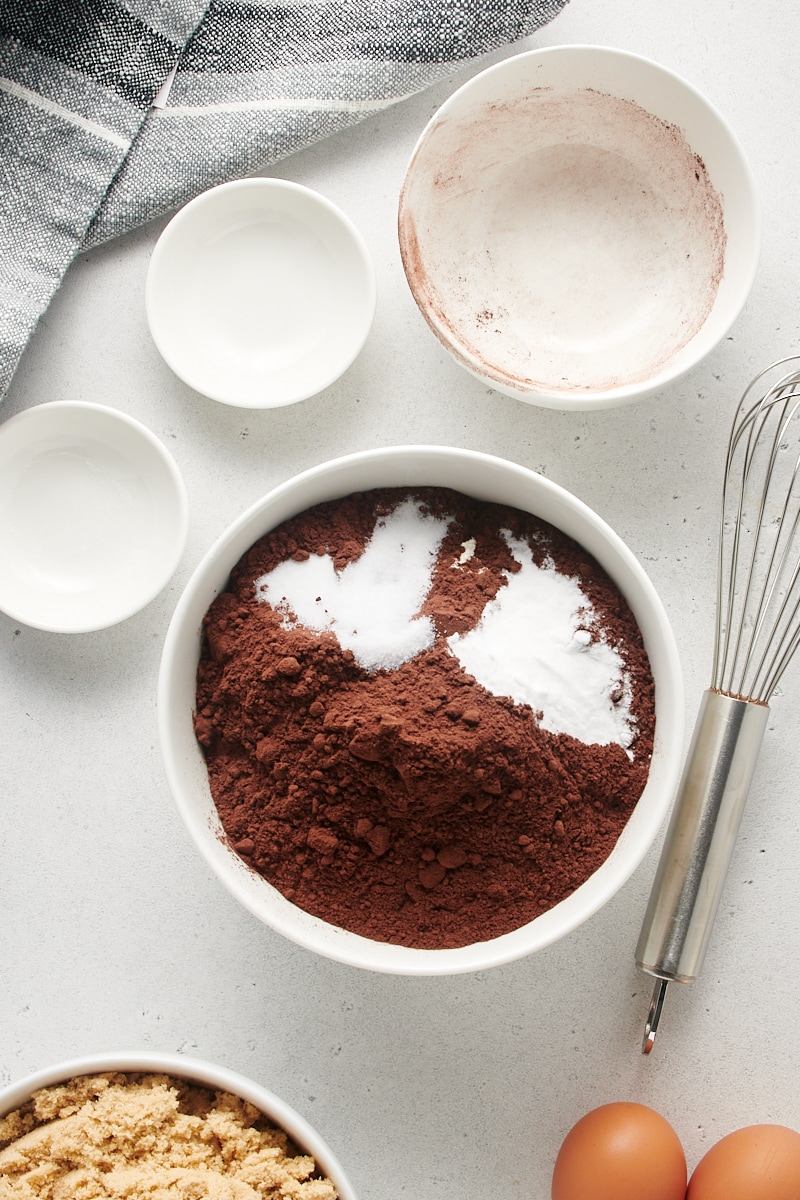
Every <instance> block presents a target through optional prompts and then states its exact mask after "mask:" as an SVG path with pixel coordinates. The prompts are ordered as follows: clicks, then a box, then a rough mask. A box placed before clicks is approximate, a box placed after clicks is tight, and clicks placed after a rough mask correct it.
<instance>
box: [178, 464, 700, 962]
mask: <svg viewBox="0 0 800 1200" xmlns="http://www.w3.org/2000/svg"><path fill="white" fill-rule="evenodd" d="M442 456H445V457H446V458H448V459H452V460H454V461H455V460H458V459H460V460H462V461H463V462H465V463H470V464H474V465H475V466H476V467H477V466H479V465H481V464H482V465H483V467H484V468H485V469H487V470H491V469H493V468H494V469H499V470H501V471H502V472H503V473H504V474H511V475H514V476H515V477H516V478H517V479H519V480H520V481H521V480H527V481H529V482H530V481H531V480H533V481H535V487H536V488H537V489H540V490H541V492H542V493H543V494H544V495H546V496H549V497H551V498H554V499H555V500H556V502H557V503H560V504H566V505H567V506H568V508H569V509H571V510H572V512H574V513H575V514H576V515H577V516H578V518H579V519H580V520H581V521H582V522H584V523H585V524H586V526H587V528H588V529H593V530H595V531H598V532H599V533H600V535H601V537H602V538H603V540H604V542H605V543H606V545H607V547H608V548H609V549H610V550H611V552H612V553H613V555H614V556H615V558H616V559H617V560H618V563H619V564H620V565H623V566H624V568H625V569H626V570H627V571H628V572H630V577H631V579H632V580H634V581H635V583H636V585H637V586H638V587H639V588H640V589H641V595H642V597H643V598H644V602H645V603H646V604H647V606H648V609H649V611H650V612H651V613H652V615H653V618H654V620H655V628H656V629H657V637H658V646H657V647H656V649H657V650H658V652H659V654H660V656H661V659H662V661H663V664H664V665H663V672H664V674H663V678H662V679H661V681H660V684H659V686H658V687H657V689H656V705H657V714H658V715H657V726H656V739H657V740H656V748H657V747H658V744H659V743H658V739H659V729H660V728H663V727H666V728H669V729H671V731H672V732H671V737H670V745H669V746H668V747H666V748H664V749H663V752H662V759H663V762H662V768H663V780H662V786H661V789H660V790H661V797H660V800H659V802H658V803H657V804H654V803H652V801H651V803H650V806H649V808H648V810H647V815H646V818H645V817H640V820H641V821H642V823H643V825H644V832H642V831H641V830H640V834H639V838H638V841H637V844H636V847H632V846H631V845H630V843H629V842H625V830H623V833H622V835H621V837H620V839H619V841H618V843H617V846H616V847H615V849H614V850H613V851H612V854H611V855H609V857H608V858H607V859H606V861H605V862H604V863H603V864H602V865H601V866H600V867H599V868H598V870H597V871H596V872H595V873H594V874H593V875H592V876H590V877H589V879H588V880H587V881H586V882H585V883H584V884H582V885H581V887H579V888H577V889H576V890H575V891H574V892H572V893H571V894H570V895H569V896H568V897H566V898H565V900H563V901H561V903H560V904H558V905H555V906H554V907H553V908H552V909H549V910H547V911H546V912H545V913H543V914H541V915H540V916H539V917H537V918H536V919H535V920H534V921H532V922H529V923H528V924H527V925H523V926H521V927H520V928H518V929H516V930H514V931H512V932H511V933H508V934H505V935H502V936H500V937H496V938H493V939H490V940H487V941H483V942H475V943H471V944H470V945H468V946H465V947H458V948H454V949H444V950H423V949H416V948H408V947H402V946H396V945H394V944H391V943H383V942H378V941H374V940H372V939H369V938H364V937H361V936H360V935H357V934H354V933H351V932H349V931H345V930H342V929H339V928H338V927H335V926H332V925H330V924H328V923H327V922H324V921H321V920H320V919H319V918H316V917H311V916H310V915H309V914H307V913H305V912H303V911H302V910H298V909H296V908H295V906H294V905H291V904H290V903H289V902H288V901H285V900H284V898H283V897H280V894H279V893H276V892H275V889H273V888H272V886H271V885H269V884H268V883H266V881H264V880H262V881H261V882H262V883H263V884H264V888H265V889H267V890H268V891H269V892H271V893H275V894H276V895H277V896H278V897H279V901H281V902H282V903H283V904H285V905H286V907H287V909H288V911H289V912H292V911H293V912H294V913H295V914H297V913H299V915H300V918H301V927H300V928H298V925H297V924H296V918H295V917H283V916H281V917H276V915H275V914H274V913H273V914H271V915H270V916H269V917H267V916H265V915H264V914H263V912H262V911H260V906H259V905H258V904H257V903H255V902H254V901H253V898H252V896H251V895H250V893H249V890H248V886H247V885H246V884H244V883H243V880H245V879H252V878H253V877H254V876H255V875H256V873H255V872H254V871H252V870H251V869H250V868H249V867H247V866H246V865H245V864H244V863H243V862H242V860H241V859H240V858H239V856H238V855H236V854H235V852H234V851H233V850H232V849H230V847H229V846H228V845H227V840H226V839H225V837H224V834H221V832H220V830H219V829H217V830H213V829H212V828H211V827H210V826H208V825H207V824H206V823H204V822H203V821H201V820H199V819H198V818H197V817H196V814H195V812H194V802H193V799H192V796H189V795H187V794H186V792H185V789H184V786H183V780H182V772H181V767H180V762H179V755H178V754H177V753H176V750H175V745H174V739H173V718H172V715H171V714H172V713H173V711H174V709H175V707H176V701H175V698H174V692H175V690H176V684H175V667H176V664H177V663H183V664H184V667H185V665H186V659H187V646H185V645H183V642H184V641H186V640H187V639H188V638H189V636H191V639H192V641H193V643H195V647H194V649H193V650H192V651H191V653H190V654H189V657H191V654H193V655H194V657H193V659H192V671H193V672H194V671H196V665H197V661H198V657H199V647H200V633H201V630H200V626H199V624H198V626H197V627H196V628H195V629H193V630H192V633H191V635H189V634H188V632H187V628H186V622H187V614H188V613H189V612H190V611H191V610H192V608H194V607H196V606H197V603H198V601H199V600H201V599H202V601H203V605H204V607H203V613H204V612H205V611H206V610H207V608H208V606H209V605H210V604H211V602H212V599H213V596H210V597H209V595H208V592H207V590H206V583H207V578H208V576H209V575H211V574H218V573H219V572H218V569H217V570H216V571H215V567H216V566H217V560H218V558H219V556H220V555H221V554H224V552H225V551H226V550H227V551H229V552H230V551H231V548H232V547H236V549H235V552H234V553H233V555H232V556H231V557H230V560H229V563H228V570H227V571H226V573H225V576H224V577H223V582H224V579H225V578H227V574H228V573H229V571H230V569H232V568H233V566H234V565H235V564H236V562H237V561H238V560H239V558H240V557H241V554H243V553H244V551H245V550H246V549H247V548H249V546H250V545H252V544H253V542H255V541H256V540H257V539H258V537H260V536H262V533H266V532H268V531H269V530H270V529H272V528H274V527H275V525H277V524H280V521H281V520H283V519H286V518H284V517H282V518H280V519H279V520H278V521H276V522H275V523H274V524H271V525H269V526H264V527H263V528H262V533H254V532H253V529H252V528H251V527H252V526H253V525H254V523H255V522H257V521H258V518H259V517H260V515H261V513H262V512H263V511H264V510H269V509H270V508H273V507H274V506H275V504H276V502H278V501H280V500H281V499H285V498H286V497H288V496H291V495H292V493H294V492H296V491H299V490H301V489H303V488H304V487H305V486H306V485H308V484H313V483H315V482H316V481H318V480H323V479H326V478H327V476H328V475H329V474H330V473H332V472H333V473H336V472H347V471H348V470H349V469H350V468H351V467H353V466H356V467H358V466H361V465H365V464H367V465H368V464H375V465H376V466H380V465H381V464H382V463H384V462H391V461H392V460H395V461H397V460H398V459H405V460H407V461H410V460H414V459H424V460H426V465H427V461H430V462H431V463H432V464H436V463H437V462H440V461H441V459H442ZM367 486H369V487H372V486H383V485H381V484H375V485H372V484H370V485H365V489H364V490H366V487H367ZM385 486H388V487H391V486H403V485H394V484H391V483H387V484H386V485H385ZM412 486H425V485H423V484H419V483H418V484H415V485H412ZM431 486H436V485H435V484H434V485H431ZM442 486H450V485H447V484H444V485H442ZM354 490H362V489H360V488H352V487H351V488H350V489H349V491H350V492H352V491H354ZM456 490H461V491H462V492H464V494H470V492H469V489H468V488H466V489H465V488H463V487H462V488H460V489H456ZM337 494H338V495H346V494H348V493H347V491H342V492H340V493H337ZM331 496H332V494H331ZM305 507H307V505H306V504H301V505H300V507H299V508H295V509H294V510H293V511H294V512H298V511H302V509H304V508H305ZM545 519H547V518H545ZM245 533H247V536H248V537H249V538H250V540H249V541H247V542H246V544H242V545H241V547H240V548H239V547H238V546H237V540H238V542H242V541H243V535H244V534H245ZM572 536H575V535H572ZM576 540H580V538H576ZM590 553H593V554H595V552H594V551H591V550H590ZM595 557H597V555H596V554H595ZM603 565H606V564H603ZM606 569H608V567H607V565H606ZM615 582H616V580H615ZM219 590H222V589H221V588H219V589H216V590H215V592H214V595H216V594H218V591H219ZM629 602H630V601H629ZM201 619H202V618H201ZM652 649H653V647H652V646H651V647H649V650H650V651H651V657H652ZM189 715H190V714H189ZM157 717H158V727H159V739H160V745H161V753H162V759H163V762H164V767H165V773H166V776H167V780H168V783H169V786H170V790H171V793H172V796H173V799H174V801H175V803H176V806H177V808H178V810H179V812H180V814H181V816H182V818H183V820H184V823H185V825H186V827H187V830H188V832H189V835H190V838H191V840H192V841H193V842H194V844H195V847H196V849H197V850H198V851H199V852H200V855H201V857H202V858H203V859H204V860H205V862H206V864H207V865H208V866H209V867H210V868H211V870H212V871H213V872H214V874H215V875H216V876H217V878H218V880H220V882H221V883H222V884H223V885H224V886H225V887H226V888H227V889H228V891H229V892H230V893H231V894H232V895H233V896H235V897H236V898H237V899H238V900H239V901H240V903H242V904H243V905H244V907H245V908H247V909H249V911H250V912H251V913H252V914H253V915H254V916H256V917H258V918H259V919H260V920H261V921H262V922H263V923H264V924H267V925H268V926H269V927H271V928H272V929H274V930H275V931H277V932H279V933H281V934H282V935H283V936H284V937H287V938H288V939H289V940H291V941H293V942H295V943H296V944H297V945H300V946H302V947H304V948H305V949H307V950H311V951H313V952H316V953H318V954H321V955H322V956H323V957H326V958H330V959H333V960H335V961H339V962H342V963H345V964H347V965H350V966H355V967H360V968H364V969H367V970H373V971H378V972H385V973H388V974H405V975H426V976H440V975H450V974H460V973H466V972H471V971H478V970H484V969H486V968H487V967H490V966H498V965H503V964H505V963H508V962H511V961H514V960H516V959H518V958H521V957H524V956H526V955H527V954H529V953H532V952H533V951H535V950H539V949H543V948H544V947H546V946H548V945H550V944H551V943H553V942H555V941H557V940H560V939H561V938H562V937H564V936H566V934H568V933H570V932H572V931H573V930H574V929H576V928H578V927H579V926H580V925H581V924H583V923H584V922H585V921H586V920H587V919H588V918H589V917H591V916H592V915H594V914H595V913H596V912H597V911H598V910H599V909H600V908H602V907H603V905H604V904H605V903H607V901H608V900H610V899H611V897H612V896H613V895H614V894H615V893H616V892H617V891H618V890H619V889H620V888H621V887H622V885H623V884H624V883H625V882H627V880H628V879H629V878H630V876H631V875H632V874H633V872H634V871H635V870H636V869H637V868H638V867H639V866H640V864H641V862H642V860H643V859H644V857H645V855H646V854H647V852H648V850H649V849H650V847H651V845H652V843H653V841H654V839H655V837H656V835H657V834H658V832H659V830H660V828H661V827H662V825H663V824H664V822H665V819H666V816H667V813H668V811H669V809H670V807H671V804H672V800H673V797H674V793H675V790H676V788H677V784H678V779H679V775H680V768H681V762H682V755H683V745H682V743H683V728H684V693H683V678H682V671H681V666H680V660H679V657H678V650H677V645H676V642H675V639H674V635H673V632H672V628H671V626H670V623H669V620H668V617H667V614H666V611H665V609H664V607H663V605H662V603H661V600H660V598H659V596H658V594H657V592H656V591H655V588H654V586H653V584H652V582H651V581H650V578H649V576H648V575H647V574H646V572H645V571H644V568H643V567H642V566H641V564H640V563H639V561H638V559H637V558H636V557H635V555H634V554H633V553H632V551H631V550H630V549H629V548H628V547H627V545H626V544H625V543H624V542H623V541H622V539H621V538H620V537H619V536H618V535H617V534H616V533H615V532H614V531H613V530H612V529H611V527H610V526H609V525H608V524H607V523H606V522H605V521H604V520H603V519H602V518H601V517H600V516H599V515H598V514H597V513H595V512H594V510H593V509H591V508H589V506H588V505H586V504H584V502H583V501H581V500H579V499H578V498H577V497H576V496H574V495H573V494H572V493H570V492H568V491H567V490H566V489H565V488H563V487H561V486H560V485H559V484H557V483H555V482H553V481H552V480H550V479H547V478H546V477H545V476H543V475H540V474H538V473H537V472H535V471H532V470H531V469H530V468H527V467H523V466H521V465H519V464H516V463H513V462H511V461H509V460H506V459H502V458H499V457H497V456H495V455H489V454H485V453H483V452H482V451H475V450H466V449H460V448H457V447H449V446H436V445H406V446H389V447H382V448H378V449H373V450H364V451H356V452H354V453H352V454H348V455H344V456H341V457H339V458H336V459H332V460H329V461H328V462H324V463H321V464H319V465H318V466H315V467H311V468H309V469H307V470H305V471H303V472H301V473H300V474H298V475H295V476H293V477H292V478H290V479H288V480H287V481H285V482H284V483H281V484H279V485H278V486H277V487H275V488H273V489H272V490H271V491H269V492H268V493H267V494H266V495H265V496H263V497H262V498H261V499H260V500H257V501H255V502H254V503H253V504H252V505H250V506H249V507H248V508H247V509H246V510H245V511H244V512H243V513H241V514H240V516H239V517H238V518H236V519H235V520H234V521H233V522H232V524H231V525H229V526H228V528H227V529H226V530H225V531H224V532H223V533H222V534H221V535H220V536H219V537H218V538H217V540H216V541H215V542H214V544H213V545H212V546H211V548H210V549H209V550H208V551H207V552H206V554H205V555H204V557H203V558H202V559H201V561H200V562H199V563H198V565H197V567H196V568H195V570H194V572H193V573H192V575H191V577H190V579H189V581H188V583H187V585H186V587H185V589H184V592H183V594H182V595H181V597H180V599H179V601H178V604H177V605H176V608H175V610H174V612H173V617H172V620H171V622H170V626H169V628H168V630H167V635H166V638H165V641H164V648H163V653H162V658H161V666H160V671H159V678H158V697H157ZM659 722H660V724H659ZM192 736H193V734H192ZM193 749H194V752H195V753H196V754H197V755H200V754H201V752H200V749H199V746H197V744H196V743H195V746H194V748H193ZM655 757H656V750H655V749H654V758H655ZM648 786H649V785H648ZM209 794H210V792H209ZM643 795H644V793H643ZM210 803H211V805H212V807H213V801H211V802H210ZM638 811H640V812H643V811H644V809H641V810H638ZM632 820H633V816H632V817H631V818H630V819H629V822H628V826H626V829H627V828H629V827H630V824H631V821H632ZM645 822H646V823H645ZM220 846H224V848H225V850H226V867H225V871H224V873H222V872H220V870H219V865H218V861H217V858H216V853H217V852H218V851H219V849H220ZM623 846H624V853H625V856H626V857H625V864H624V868H623V869H619V858H620V856H621V854H622V852H623V849H622V848H623ZM612 859H613V862H614V867H615V868H616V871H614V870H612V868H611V867H610V866H609V863H610V862H611V860H612ZM239 871H241V874H239ZM259 878H260V877H259ZM590 887H591V893H592V894H591V896H588V895H587V891H588V890H589V888H590ZM565 908H568V911H569V912H570V913H571V914H572V916H571V919H570V920H569V922H568V923H567V924H566V927H564V928H555V929H554V928H552V925H553V923H554V922H556V923H557V921H558V915H560V914H561V913H562V912H563V911H564V909H565ZM553 914H557V915H556V916H555V917H554V916H553ZM534 927H535V928H536V936H535V937H532V936H531V934H530V931H531V930H532V929H533V928H534ZM331 935H333V936H331ZM523 936H524V938H525V946H524V948H522V947H521V946H520V941H521V940H522V939H523Z"/></svg>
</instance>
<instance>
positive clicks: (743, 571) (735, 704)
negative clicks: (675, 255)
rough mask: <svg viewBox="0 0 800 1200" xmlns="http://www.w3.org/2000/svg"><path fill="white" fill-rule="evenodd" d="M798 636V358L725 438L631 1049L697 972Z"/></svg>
mask: <svg viewBox="0 0 800 1200" xmlns="http://www.w3.org/2000/svg"><path fill="white" fill-rule="evenodd" d="M798 643H800V358H787V359H783V360H781V361H780V362H778V363H774V364H773V365H772V366H770V367H768V368H767V369H766V370H765V371H762V372H761V374H759V375H758V376H757V377H756V378H755V379H754V380H753V381H752V383H751V384H750V385H749V387H748V388H747V390H746V391H745V393H744V395H743V396H742V399H741V401H740V403H739V407H738V408H737V410H736V415H735V418H734V421H733V426H732V429H731V434H730V439H729V442H728V454H727V460H726V463H725V476H724V484H723V490H722V512H721V525H720V537H719V558H718V565H717V620H716V635H715V639H714V660H713V669H712V680H711V686H710V688H709V689H708V690H707V691H706V692H705V693H704V694H703V698H702V702H701V706H700V711H699V714H698V718H697V723H696V725H695V729H694V736H693V738H692V743H691V747H690V750H689V754H688V758H687V760H686V764H685V766H684V769H683V775H682V778H681V783H680V787H679V790H678V795H677V798H676V801H675V807H674V810H673V814H672V818H671V820H670V824H669V828H668V830H667V835H666V840H665V843H664V848H663V850H662V853H661V858H660V861H659V865H658V870H657V872H656V877H655V881H654V883H653V889H652V892H651V894H650V900H649V903H648V906H647V911H646V913H645V918H644V923H643V925H642V930H641V933H640V935H639V941H638V944H637V947H636V965H637V966H638V967H639V968H640V970H642V971H645V972H646V973H647V974H648V975H653V976H655V977H656V985H655V990H654V992H653V998H652V1001H651V1004H650V1011H649V1013H648V1017H647V1023H646V1026H645V1033H644V1040H643V1043H642V1052H643V1053H644V1054H649V1053H650V1051H651V1050H652V1048H653V1043H654V1041H655V1037H656V1032H657V1030H658V1025H659V1021H660V1019H661V1014H662V1009H663V1005H664V998H665V995H666V991H667V985H668V983H669V982H670V981H671V980H679V981H681V982H683V983H686V982H689V981H691V980H693V979H696V978H697V976H698V974H699V972H700V968H701V966H702V962H703V958H704V956H705V952H706V947H707V945H708V940H709V936H710V934H711V927H712V925H713V922H714V918H715V916H716V913H717V909H718V907H719V901H720V896H721V894H722V889H723V885H724V882H725V876H726V874H727V871H728V866H729V864H730V859H731V855H732V853H733V847H734V844H735V841H736V836H737V833H738V829H739V823H740V821H741V816H742V811H743V809H744V805H745V801H746V799H747V794H748V791H749V789H750V783H751V780H752V777H753V772H754V770H755V766H756V759H757V757H758V753H759V750H760V748H761V742H762V738H763V735H764V730H765V728H766V724H767V718H768V715H769V708H768V703H769V700H770V698H771V697H772V695H773V693H774V692H775V689H776V687H777V686H778V683H779V681H780V679H781V676H782V675H783V672H784V671H785V669H786V667H787V665H788V663H789V660H790V659H791V657H792V655H793V654H794V652H795V650H796V649H797V646H798Z"/></svg>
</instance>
